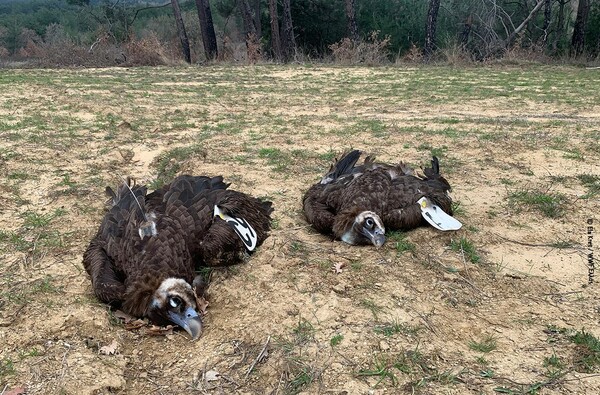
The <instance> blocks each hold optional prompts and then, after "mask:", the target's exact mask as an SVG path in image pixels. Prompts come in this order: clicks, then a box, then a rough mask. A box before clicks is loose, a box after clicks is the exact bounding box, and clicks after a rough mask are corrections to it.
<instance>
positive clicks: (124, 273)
mask: <svg viewBox="0 0 600 395" xmlns="http://www.w3.org/2000/svg"><path fill="white" fill-rule="evenodd" d="M127 184H128V185H130V181H129V180H128V181H127ZM228 186H229V185H228V184H225V183H224V182H223V178H222V177H220V176H219V177H212V178H211V177H203V176H187V175H185V176H180V177H177V178H176V179H175V180H173V182H172V183H171V184H168V185H165V186H164V187H162V188H160V189H158V190H156V191H154V192H152V193H150V194H147V189H146V187H145V186H138V185H133V186H131V191H129V190H128V189H127V186H126V185H125V184H123V185H121V186H120V187H119V188H118V189H117V191H116V192H113V191H112V190H111V189H110V188H107V191H109V190H110V192H108V194H109V196H110V197H111V203H112V206H111V207H110V208H109V210H108V212H107V213H106V215H105V216H104V219H103V221H102V224H101V225H100V228H99V229H98V233H97V234H96V236H95V237H94V238H93V239H92V240H91V242H90V244H89V246H88V248H87V250H86V252H85V253H84V255H83V264H84V267H85V269H86V271H87V272H88V274H89V275H90V278H91V280H92V286H93V288H94V293H95V295H96V296H97V297H98V299H99V300H101V301H103V302H105V303H110V304H113V305H120V306H121V308H122V309H123V311H125V312H126V313H128V314H131V315H134V316H140V317H141V316H144V315H147V313H148V307H149V304H150V302H151V300H152V298H153V295H154V293H155V291H156V290H157V289H158V288H159V287H160V285H161V283H162V282H163V281H164V280H166V279H168V278H177V279H183V280H185V282H187V283H188V284H190V285H191V284H192V283H193V281H194V278H195V270H196V269H197V268H199V267H202V266H207V265H211V266H212V265H219V264H220V265H226V264H233V263H237V262H239V261H240V259H239V258H240V256H244V255H245V250H244V245H243V243H242V242H241V240H240V239H239V237H237V235H236V234H235V232H234V231H233V229H232V228H231V227H229V226H228V225H226V224H225V226H223V225H224V222H223V221H222V220H220V219H219V218H217V219H213V207H214V205H215V204H219V205H222V206H223V207H225V208H226V209H227V210H229V211H230V212H235V213H236V214H237V215H239V216H241V217H243V218H245V219H246V220H247V221H248V222H249V223H250V224H251V225H252V226H253V227H254V228H255V229H256V231H257V234H258V242H257V245H260V244H261V243H262V242H263V241H264V240H265V239H266V237H267V236H268V232H269V230H270V214H271V212H272V208H271V203H270V202H261V201H259V200H258V199H256V198H253V197H251V196H248V195H246V194H243V193H240V192H236V191H229V190H227V187H228ZM132 193H133V195H134V196H133V195H132ZM136 200H137V202H136ZM138 203H139V205H140V206H139V207H138ZM140 207H141V209H140ZM151 217H154V218H155V224H156V229H157V233H156V235H154V236H144V237H143V238H142V237H140V234H139V227H140V225H141V224H142V223H144V222H146V219H147V218H151ZM190 289H191V288H190Z"/></svg>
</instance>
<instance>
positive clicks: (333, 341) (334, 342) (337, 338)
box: [329, 333, 344, 347]
mask: <svg viewBox="0 0 600 395" xmlns="http://www.w3.org/2000/svg"><path fill="white" fill-rule="evenodd" d="M342 340H344V335H342V334H341V333H338V334H337V335H335V336H333V337H332V338H331V340H329V344H330V345H331V347H335V346H337V345H338V344H340V343H341V342H342Z"/></svg>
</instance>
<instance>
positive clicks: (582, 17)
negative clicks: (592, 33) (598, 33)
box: [569, 0, 590, 56]
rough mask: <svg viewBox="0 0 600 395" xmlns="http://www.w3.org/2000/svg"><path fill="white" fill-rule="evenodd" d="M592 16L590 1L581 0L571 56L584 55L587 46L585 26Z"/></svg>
mask: <svg viewBox="0 0 600 395" xmlns="http://www.w3.org/2000/svg"><path fill="white" fill-rule="evenodd" d="M589 14H590V1H589V0H579V6H578V7H577V18H576V19H575V26H574V27H573V39H572V40H571V48H570V50H569V55H570V56H580V55H581V54H582V53H583V49H584V44H585V42H584V41H585V25H586V24H587V20H588V15H589Z"/></svg>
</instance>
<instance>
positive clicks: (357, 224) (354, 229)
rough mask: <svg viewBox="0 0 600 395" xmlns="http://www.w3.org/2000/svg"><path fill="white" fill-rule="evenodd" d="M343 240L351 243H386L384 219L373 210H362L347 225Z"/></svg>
mask: <svg viewBox="0 0 600 395" xmlns="http://www.w3.org/2000/svg"><path fill="white" fill-rule="evenodd" d="M341 240H342V241H343V242H345V243H348V244H351V245H357V244H373V245H374V246H375V247H381V246H382V245H383V243H385V227H384V226H383V221H382V220H381V218H379V216H378V215H377V214H375V213H374V212H372V211H361V212H360V213H358V215H356V216H355V217H354V221H353V222H350V223H349V224H348V225H347V226H346V229H345V231H344V233H343V234H342V237H341Z"/></svg>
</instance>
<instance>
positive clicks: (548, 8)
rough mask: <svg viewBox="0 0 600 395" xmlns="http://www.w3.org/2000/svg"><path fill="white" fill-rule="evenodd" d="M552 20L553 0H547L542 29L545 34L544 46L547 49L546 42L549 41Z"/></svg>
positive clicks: (543, 38)
mask: <svg viewBox="0 0 600 395" xmlns="http://www.w3.org/2000/svg"><path fill="white" fill-rule="evenodd" d="M550 21H552V0H546V4H545V5H544V25H543V26H542V30H543V31H544V36H543V37H542V46H543V48H544V49H545V48H546V43H547V42H548V29H549V28H550Z"/></svg>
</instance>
